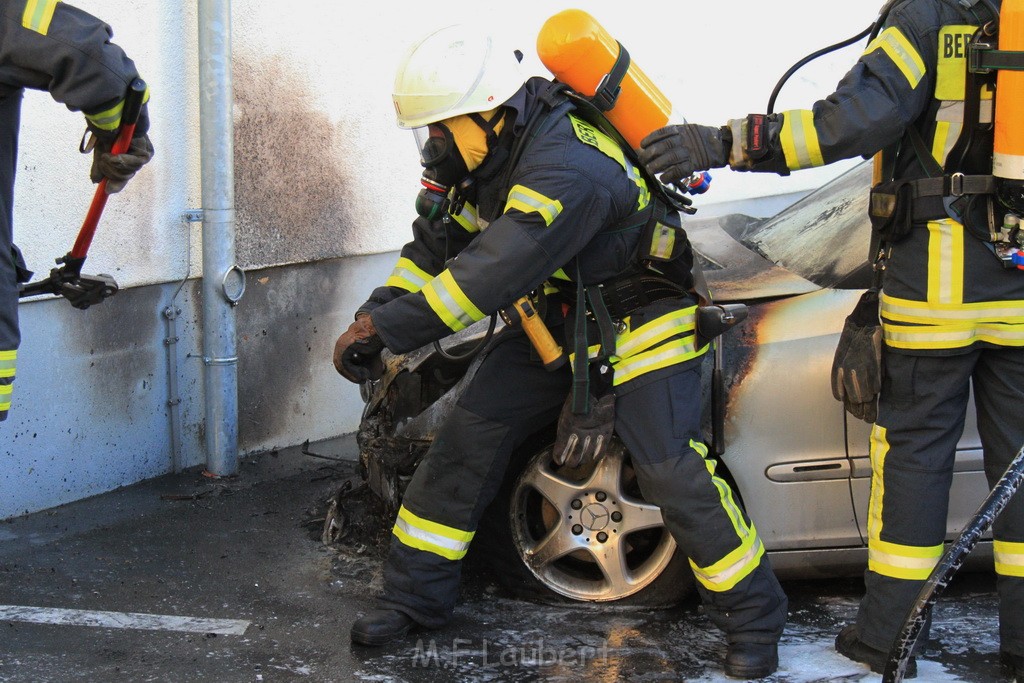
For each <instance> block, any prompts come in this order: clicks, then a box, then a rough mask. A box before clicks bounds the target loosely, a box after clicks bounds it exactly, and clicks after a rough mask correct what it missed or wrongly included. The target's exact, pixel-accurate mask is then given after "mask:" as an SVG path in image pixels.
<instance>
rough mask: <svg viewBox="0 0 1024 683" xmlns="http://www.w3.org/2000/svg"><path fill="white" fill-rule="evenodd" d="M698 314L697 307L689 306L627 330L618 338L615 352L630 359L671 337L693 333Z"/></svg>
mask: <svg viewBox="0 0 1024 683" xmlns="http://www.w3.org/2000/svg"><path fill="white" fill-rule="evenodd" d="M696 313H697V307H696V306H689V307H688V308H684V309H682V310H679V311H673V312H671V313H668V314H666V315H663V316H661V317H658V318H655V319H654V320H652V321H650V322H649V323H646V324H644V325H641V326H640V327H638V328H636V329H635V330H630V329H628V328H627V329H626V331H625V332H623V333H621V334H619V335H617V336H616V338H615V352H616V354H618V355H619V356H620V357H622V358H629V357H630V356H633V355H635V354H637V353H639V352H641V351H646V350H647V349H649V348H651V347H652V346H654V345H655V344H657V343H659V342H662V341H664V340H666V339H668V338H669V337H673V336H675V335H678V334H683V333H685V332H693V331H694V329H696V322H695V318H694V316H695V315H696Z"/></svg>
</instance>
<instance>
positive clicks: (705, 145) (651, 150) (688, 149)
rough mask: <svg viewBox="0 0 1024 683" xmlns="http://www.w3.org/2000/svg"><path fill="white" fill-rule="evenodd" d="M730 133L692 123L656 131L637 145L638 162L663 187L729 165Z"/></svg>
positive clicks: (722, 128)
mask: <svg viewBox="0 0 1024 683" xmlns="http://www.w3.org/2000/svg"><path fill="white" fill-rule="evenodd" d="M730 147H732V133H731V132H730V131H729V129H728V128H726V127H724V126H723V127H721V128H714V127H712V126H700V125H697V124H696V123H684V124H682V125H678V126H665V127H664V128H659V129H658V130H656V131H654V132H653V133H651V134H650V135H648V136H647V137H645V138H644V139H643V140H642V141H641V142H640V162H641V163H642V164H643V165H644V167H646V168H647V170H648V171H649V172H650V173H652V174H654V175H656V176H657V175H658V174H661V175H660V177H661V182H663V183H665V184H666V185H670V184H672V183H678V182H679V181H681V180H685V179H686V178H689V177H690V176H691V175H693V174H694V173H695V172H697V171H706V170H708V169H711V168H722V167H723V166H726V165H727V164H728V163H729V148H730Z"/></svg>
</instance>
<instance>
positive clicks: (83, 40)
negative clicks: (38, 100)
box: [0, 0, 149, 135]
mask: <svg viewBox="0 0 1024 683" xmlns="http://www.w3.org/2000/svg"><path fill="white" fill-rule="evenodd" d="M0 7H2V8H3V24H2V25H0V98H3V97H8V96H10V95H12V94H13V93H16V92H19V91H20V90H21V89H22V88H30V89H33V90H44V91H48V92H49V93H50V95H51V96H52V97H53V98H54V99H55V100H57V101H58V102H61V103H63V104H65V105H67V107H68V109H71V110H72V111H81V112H82V113H83V114H85V119H86V122H87V123H88V125H89V127H90V129H91V130H93V132H95V133H97V134H100V135H113V134H115V133H116V132H117V129H118V127H119V126H120V124H121V108H122V105H123V103H124V97H125V93H126V92H127V91H128V85H129V84H130V83H131V82H132V81H133V80H134V79H135V78H138V76H139V73H138V70H137V69H136V68H135V64H134V63H133V62H132V60H131V59H129V58H128V56H127V55H125V53H124V51H123V50H121V48H119V47H118V46H117V45H114V44H112V43H111V42H110V40H111V38H112V37H113V31H112V30H111V28H110V26H108V25H107V24H105V23H103V22H102V21H100V20H99V19H97V18H96V17H94V16H92V15H90V14H88V13H86V12H83V11H82V10H80V9H77V8H76V7H72V6H71V5H67V4H64V3H62V2H59V1H58V0H0ZM145 99H148V93H147V94H146V96H145ZM148 129H149V120H148V117H147V116H146V110H145V108H144V109H143V112H142V115H140V117H139V122H138V123H137V124H136V126H135V130H136V134H137V135H142V134H144V133H146V132H147V131H148Z"/></svg>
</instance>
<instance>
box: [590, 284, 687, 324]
mask: <svg viewBox="0 0 1024 683" xmlns="http://www.w3.org/2000/svg"><path fill="white" fill-rule="evenodd" d="M600 292H601V296H602V298H603V299H604V304H605V307H606V308H607V309H608V313H609V315H611V317H612V318H614V319H615V320H623V319H625V318H627V317H629V316H630V315H632V314H633V313H635V312H636V311H638V310H640V309H641V308H643V307H645V306H648V305H650V304H653V303H655V302H657V301H662V300H663V299H679V298H682V297H685V296H689V292H688V291H687V290H686V289H685V288H684V287H683V286H682V285H680V284H678V283H676V282H673V281H672V280H669V279H668V278H664V277H659V276H658V275H654V274H646V273H640V274H635V275H627V276H624V277H619V278H616V279H614V280H609V281H608V282H603V283H601V285H600Z"/></svg>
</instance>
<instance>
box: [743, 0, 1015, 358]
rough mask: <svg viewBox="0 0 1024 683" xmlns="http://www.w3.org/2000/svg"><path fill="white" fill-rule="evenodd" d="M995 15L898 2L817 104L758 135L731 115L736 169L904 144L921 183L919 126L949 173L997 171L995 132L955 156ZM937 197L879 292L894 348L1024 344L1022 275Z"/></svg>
mask: <svg viewBox="0 0 1024 683" xmlns="http://www.w3.org/2000/svg"><path fill="white" fill-rule="evenodd" d="M995 4H996V5H997V6H998V5H999V1H998V0H996V2H995ZM989 19H990V17H989V16H988V13H987V11H986V10H985V8H984V3H979V4H977V5H976V6H975V8H974V10H973V11H970V12H968V11H967V10H959V9H957V8H956V7H955V5H954V3H945V2H940V1H939V0H907V1H906V2H903V3H901V4H899V5H897V6H896V7H895V8H894V9H893V10H892V11H891V13H890V15H889V17H888V18H887V20H886V22H885V24H884V26H883V27H882V28H881V30H880V31H879V33H878V35H877V37H875V38H874V39H873V40H872V41H871V43H870V44H869V45H868V46H867V48H866V49H865V51H864V53H863V54H862V55H861V57H860V59H859V60H858V61H857V63H856V64H855V65H854V66H853V68H852V69H850V71H849V72H848V73H847V74H846V75H845V76H844V77H843V79H842V80H841V81H840V83H839V85H838V87H837V89H836V91H835V92H834V93H832V94H831V95H829V96H828V97H826V98H825V99H823V100H820V101H818V102H816V103H815V104H814V105H813V107H812V108H811V109H809V110H793V111H786V112H783V113H781V114H777V115H772V116H770V117H768V119H767V121H766V122H765V124H766V125H765V129H764V132H765V133H766V135H764V136H763V137H762V138H761V140H763V142H760V143H759V142H758V141H757V136H751V134H752V133H753V129H754V128H756V125H755V122H754V119H755V117H748V118H747V119H745V120H735V121H731V122H730V128H731V129H732V132H733V148H732V154H731V158H730V165H731V166H732V167H733V168H735V169H737V170H752V171H772V172H776V173H781V174H788V173H789V172H790V171H795V170H797V169H801V168H809V167H814V166H823V165H825V164H829V163H832V162H834V161H837V160H840V159H845V158H851V157H854V156H857V155H861V156H864V157H865V158H866V157H869V156H871V155H873V154H875V153H876V152H879V151H880V150H883V149H894V148H895V147H894V146H895V145H897V144H898V145H899V147H898V153H897V155H896V156H895V161H894V164H893V166H892V168H893V171H892V174H891V177H892V178H894V179H896V180H917V179H921V178H925V177H928V173H927V172H926V170H925V168H926V165H927V164H925V163H922V160H921V159H919V158H918V152H917V151H916V150H915V146H914V144H912V138H911V136H910V135H908V131H909V129H910V128H911V127H913V128H914V129H916V131H917V133H918V134H919V140H920V141H922V142H923V145H922V146H921V147H922V152H930V154H931V156H932V157H933V158H934V160H935V161H936V162H937V164H938V166H943V167H944V173H945V174H946V175H949V174H952V173H955V172H962V173H983V174H991V152H992V147H991V137H989V138H988V142H987V144H988V147H987V150H986V151H985V152H986V153H985V154H984V155H983V156H984V158H983V159H982V160H981V161H979V160H978V159H977V158H963V157H961V156H960V155H954V156H951V152H952V151H953V150H954V145H955V143H956V142H957V139H958V138H959V136H960V133H961V130H963V129H964V126H965V120H964V119H965V111H966V112H969V111H970V110H971V107H970V106H969V98H968V97H966V94H967V92H968V88H967V84H968V83H969V78H968V76H967V69H966V66H967V51H966V47H967V43H968V40H969V39H970V37H971V36H972V34H973V33H974V32H975V30H976V29H977V27H978V26H979V25H982V24H983V23H985V22H986V21H988V20H989ZM993 101H994V100H993V91H992V90H991V88H987V89H986V90H985V92H983V93H982V96H981V98H980V106H979V107H978V122H979V123H980V124H982V126H984V125H986V124H990V123H991V122H992V118H993ZM966 123H967V125H970V124H971V122H970V121H968V122H966ZM748 136H750V137H748ZM965 164H967V165H972V164H973V165H974V166H975V167H974V168H967V167H965ZM936 199H938V198H936ZM939 205H940V210H939V211H935V212H932V213H931V214H930V215H922V212H920V211H919V212H916V213H915V214H914V226H913V228H912V229H911V230H909V233H908V234H907V235H906V236H905V237H903V238H902V239H900V240H899V241H898V242H897V241H893V242H890V246H891V247H892V251H891V255H890V257H889V259H888V262H887V265H886V270H885V279H884V284H883V292H882V295H881V316H882V329H883V338H884V339H885V343H886V345H887V346H888V347H889V348H890V349H892V350H894V351H897V352H905V353H912V354H930V355H949V354H956V353H965V352H967V351H968V350H970V349H972V348H977V347H985V346H1022V345H1024V273H1020V272H1019V271H1016V270H1013V269H1007V268H1004V267H1003V266H1002V265H1001V264H1000V262H999V259H998V258H997V257H996V256H995V254H994V253H993V251H992V250H991V249H990V248H989V247H988V245H987V244H986V242H985V241H983V240H982V239H980V238H979V237H977V236H975V234H974V233H973V232H972V231H971V230H969V229H965V227H964V225H963V224H961V222H959V221H957V220H954V219H953V218H950V217H949V214H947V213H946V212H945V211H943V210H942V209H941V202H939ZM925 213H927V212H925ZM999 220H1000V222H1001V214H1000V215H999Z"/></svg>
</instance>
